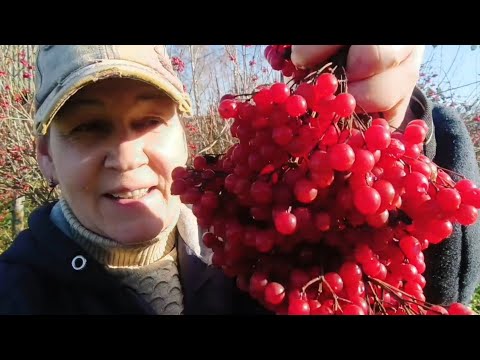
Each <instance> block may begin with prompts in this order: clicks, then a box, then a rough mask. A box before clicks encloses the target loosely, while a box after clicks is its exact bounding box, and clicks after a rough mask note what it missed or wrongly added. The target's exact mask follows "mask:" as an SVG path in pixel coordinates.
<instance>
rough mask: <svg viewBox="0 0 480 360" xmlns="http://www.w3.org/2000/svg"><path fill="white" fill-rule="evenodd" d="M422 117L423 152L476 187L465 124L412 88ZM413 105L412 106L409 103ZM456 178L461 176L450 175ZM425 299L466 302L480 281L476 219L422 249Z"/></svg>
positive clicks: (477, 180) (475, 167)
mask: <svg viewBox="0 0 480 360" xmlns="http://www.w3.org/2000/svg"><path fill="white" fill-rule="evenodd" d="M414 96H416V97H417V98H418V99H419V102H420V103H421V105H422V106H423V107H424V108H425V110H424V111H422V110H420V109H418V113H420V114H424V116H423V119H424V120H425V121H426V122H427V123H428V124H429V126H430V127H431V128H433V129H434V131H433V132H432V134H431V135H432V136H431V140H430V141H429V142H428V143H427V145H426V146H425V153H426V155H427V156H428V157H429V158H430V159H433V161H434V162H435V163H436V164H437V165H438V166H440V167H442V168H444V169H448V170H452V171H454V172H455V173H458V174H462V175H463V176H465V177H466V178H467V179H470V180H472V181H474V182H475V184H476V185H477V186H480V175H479V169H478V163H477V159H476V156H475V150H474V147H473V143H472V141H471V137H470V135H469V133H468V130H467V127H466V126H465V123H464V122H463V121H462V120H461V118H460V117H459V115H458V113H456V112H455V111H454V110H453V109H451V108H447V107H443V106H440V105H437V104H433V103H432V102H430V101H428V100H427V99H426V98H425V96H424V94H423V93H422V92H421V91H420V90H419V89H415V91H414ZM413 107H414V106H413ZM450 175H451V176H452V178H453V179H454V180H456V181H458V180H460V179H461V178H459V177H456V176H454V175H452V174H450ZM425 264H426V270H425V273H424V276H425V279H426V281H427V285H426V287H425V289H424V293H425V296H426V298H427V300H428V301H429V302H432V303H436V304H449V303H452V302H456V301H458V302H462V303H464V304H469V303H470V302H471V300H472V297H473V295H474V293H475V289H476V287H477V286H478V285H479V283H480V219H479V220H478V221H477V222H476V223H475V224H474V225H472V226H468V227H465V226H461V225H458V224H457V225H454V227H453V233H452V236H451V237H450V238H449V239H446V240H445V241H443V242H441V243H440V244H438V245H431V246H430V247H429V248H428V249H427V250H426V251H425Z"/></svg>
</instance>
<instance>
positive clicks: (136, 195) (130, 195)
mask: <svg viewBox="0 0 480 360" xmlns="http://www.w3.org/2000/svg"><path fill="white" fill-rule="evenodd" d="M147 192H148V189H138V190H134V191H127V192H123V193H116V194H110V195H112V196H113V197H116V198H120V199H140V198H141V197H143V196H145V195H146V194H147Z"/></svg>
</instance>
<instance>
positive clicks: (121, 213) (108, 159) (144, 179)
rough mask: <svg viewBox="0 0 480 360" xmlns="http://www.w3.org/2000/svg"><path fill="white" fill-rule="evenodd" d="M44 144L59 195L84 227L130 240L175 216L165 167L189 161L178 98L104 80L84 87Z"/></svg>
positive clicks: (153, 233)
mask: <svg viewBox="0 0 480 360" xmlns="http://www.w3.org/2000/svg"><path fill="white" fill-rule="evenodd" d="M49 144H50V145H49V146H50V148H49V152H50V155H51V159H52V164H53V169H54V172H55V176H56V178H57V179H58V181H59V184H60V187H61V190H62V195H63V197H64V198H65V199H66V200H67V202H68V203H69V205H70V206H71V208H72V210H73V212H74V214H75V215H76V216H77V217H78V219H79V221H80V222H81V223H82V224H83V225H84V226H85V227H87V228H88V229H90V230H92V231H94V232H95V233H98V234H100V235H102V236H106V237H108V238H111V239H113V240H115V241H118V242H120V243H124V244H134V243H138V242H142V241H149V240H151V239H152V238H154V237H155V236H157V235H158V234H159V233H160V232H161V231H162V230H163V229H165V228H166V227H168V226H169V225H171V223H172V221H174V220H175V219H176V216H177V215H178V211H179V205H180V201H179V199H178V197H176V196H172V195H171V194H170V186H171V183H172V178H171V172H172V170H173V169H174V168H175V167H177V166H180V165H184V164H185V162H186V160H187V151H186V146H185V135H184V131H183V128H182V126H181V123H180V120H179V118H178V115H177V112H176V104H175V103H174V102H173V101H172V100H171V99H170V98H169V97H168V96H166V95H164V94H162V93H161V92H160V91H158V90H156V89H155V88H153V87H152V86H150V85H148V84H144V83H142V82H139V81H135V80H130V79H108V80H103V81H100V82H98V83H95V84H92V85H90V86H87V87H85V88H83V89H82V90H81V91H79V92H78V93H77V94H76V95H75V96H73V97H72V98H71V99H70V100H69V102H68V103H67V104H65V106H64V108H62V110H61V113H60V114H59V115H58V116H57V118H56V120H55V121H54V122H53V124H52V128H51V134H50V143H49Z"/></svg>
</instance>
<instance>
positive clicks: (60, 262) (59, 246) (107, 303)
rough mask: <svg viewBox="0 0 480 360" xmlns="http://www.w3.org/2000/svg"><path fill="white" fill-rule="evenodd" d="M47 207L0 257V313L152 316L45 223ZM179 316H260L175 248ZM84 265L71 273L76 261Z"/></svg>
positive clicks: (218, 276)
mask: <svg viewBox="0 0 480 360" xmlns="http://www.w3.org/2000/svg"><path fill="white" fill-rule="evenodd" d="M52 207H53V204H50V205H48V206H43V207H41V208H39V209H37V210H35V211H34V212H33V213H32V214H31V216H30V218H29V223H28V225H29V229H27V230H25V231H23V232H22V233H20V234H19V236H18V237H17V238H16V240H15V242H14V243H13V245H12V246H11V247H10V248H9V249H8V250H7V251H5V252H4V253H3V254H2V255H1V256H0V281H1V282H0V314H92V315H93V314H112V315H114V314H153V313H152V310H151V308H150V306H149V305H148V304H147V303H146V302H145V301H144V300H143V299H142V298H141V297H139V296H138V295H136V294H135V293H134V292H133V291H132V290H130V289H128V288H127V287H125V286H123V285H122V284H121V282H119V280H118V279H116V278H115V277H113V276H112V275H111V274H109V273H108V272H107V271H106V270H105V269H104V267H103V266H102V265H100V264H99V263H98V262H96V261H95V260H94V259H93V258H91V257H90V256H89V255H88V254H87V253H86V252H85V251H84V250H83V249H82V248H81V247H80V246H79V245H77V244H76V243H75V242H74V241H72V240H71V239H70V238H68V237H67V236H66V235H65V234H64V233H63V232H62V231H61V230H60V229H59V228H58V227H57V226H56V225H55V224H54V223H53V222H52V221H51V220H50V211H51V209H52ZM178 245H179V246H178V257H179V268H180V278H181V282H182V286H183V290H184V312H185V314H188V315H190V314H242V313H261V312H262V309H261V308H260V307H259V306H258V305H257V304H255V303H254V302H253V301H252V300H250V299H249V298H247V297H246V296H245V294H243V293H240V291H239V290H237V289H236V288H235V287H234V286H233V285H234V284H233V282H232V281H231V279H229V278H226V277H225V276H224V275H223V274H222V273H221V271H220V270H218V269H216V268H214V267H209V266H207V265H206V264H205V263H204V262H202V261H201V260H200V259H199V258H198V257H196V256H195V255H194V254H192V251H189V249H188V248H187V246H186V245H185V243H184V242H183V241H179V244H178ZM78 255H80V256H83V257H84V258H85V259H86V266H85V267H84V268H83V269H81V270H75V269H74V268H73V266H72V260H73V259H74V258H75V257H76V256H78Z"/></svg>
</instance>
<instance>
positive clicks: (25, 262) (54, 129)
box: [0, 45, 468, 314]
mask: <svg viewBox="0 0 480 360" xmlns="http://www.w3.org/2000/svg"><path fill="white" fill-rule="evenodd" d="M372 61H375V62H377V63H381V62H382V61H383V58H379V59H374V60H372ZM384 68H386V67H384ZM412 71H413V72H415V71H417V72H418V68H417V67H416V65H415V64H414V63H412V65H411V66H409V67H403V68H402V69H401V70H400V72H401V73H404V74H406V73H408V74H410V73H411V72H412ZM36 79H37V92H36V94H37V95H36V100H37V113H36V117H35V128H36V131H37V133H38V138H37V159H38V163H39V166H40V169H41V171H42V173H43V175H44V176H45V177H46V178H47V179H49V180H50V181H51V182H52V183H53V184H58V185H59V187H60V189H61V193H62V196H61V199H60V201H58V202H56V203H53V204H48V205H46V206H43V207H41V208H39V209H37V210H36V211H34V212H33V214H32V215H31V217H30V219H29V229H28V230H25V231H24V232H22V233H21V234H20V235H19V236H18V238H17V239H16V240H15V242H14V244H13V245H12V247H11V248H10V249H9V250H7V251H6V252H5V253H4V254H2V256H1V257H0V313H8V314H53V313H56V314H232V313H264V310H262V309H261V308H260V307H259V306H258V305H257V303H256V302H254V301H253V300H251V299H250V298H249V297H248V296H247V295H245V294H243V293H240V291H238V290H237V289H236V287H235V284H234V282H233V281H232V280H231V279H229V278H227V277H225V276H224V275H223V274H222V273H221V271H219V270H218V269H216V268H214V267H211V266H208V264H209V263H210V259H211V252H210V251H209V250H208V249H206V248H205V247H204V246H203V244H202V241H201V234H200V230H199V228H198V226H197V224H196V221H195V217H194V216H193V214H192V213H191V211H190V210H189V208H187V207H186V206H184V205H182V204H181V203H180V201H179V199H178V197H176V196H172V195H171V194H170V185H171V183H172V178H171V172H172V170H173V169H174V168H175V167H177V166H180V165H184V164H185V162H186V160H187V147H186V139H185V133H184V131H183V128H182V125H181V121H180V118H179V117H180V116H181V114H182V113H188V112H189V111H190V102H189V100H188V96H187V95H186V94H185V93H184V92H183V86H182V84H181V82H180V81H179V79H178V78H177V77H176V75H175V73H174V71H173V70H172V67H171V65H170V61H169V58H168V55H167V54H166V52H165V48H164V46H159V45H157V46H154V45H149V46H110V45H98V46H97V45H95V46H92V45H89V46H52V45H49V46H44V47H42V48H41V49H40V51H39V55H38V59H37V77H36ZM403 79H404V80H405V82H408V84H406V85H405V86H403V87H400V86H398V84H396V86H391V93H392V94H397V95H398V96H404V97H406V98H408V99H409V98H410V96H411V89H412V88H413V86H414V84H415V81H416V78H415V77H408V76H404V77H403ZM409 87H410V90H408V89H409ZM399 93H401V95H399ZM428 114H429V112H428V110H427V116H428ZM467 293H468V292H467Z"/></svg>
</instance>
